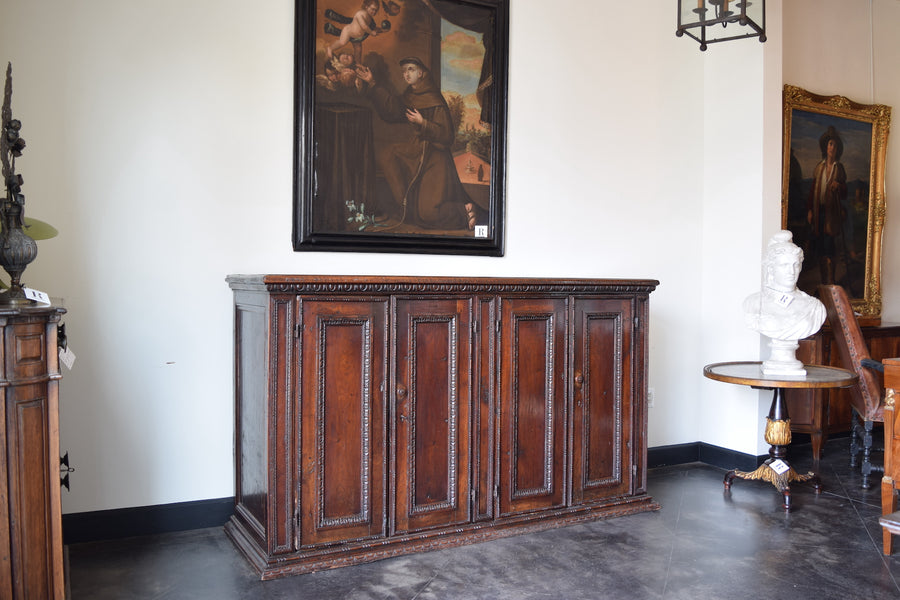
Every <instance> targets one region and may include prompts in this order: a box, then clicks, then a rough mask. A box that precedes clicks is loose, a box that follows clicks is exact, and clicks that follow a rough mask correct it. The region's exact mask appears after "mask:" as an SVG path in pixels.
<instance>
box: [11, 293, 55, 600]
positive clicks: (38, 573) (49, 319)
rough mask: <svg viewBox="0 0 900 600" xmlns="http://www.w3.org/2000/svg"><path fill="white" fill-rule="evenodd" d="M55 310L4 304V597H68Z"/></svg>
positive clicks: (18, 599)
mask: <svg viewBox="0 0 900 600" xmlns="http://www.w3.org/2000/svg"><path fill="white" fill-rule="evenodd" d="M63 312H65V311H64V310H63V309H61V308H57V307H49V306H47V307H27V308H16V309H14V308H0V395H2V402H0V410H2V419H3V426H4V427H3V433H4V439H3V444H2V450H0V522H2V526H0V598H11V599H16V600H20V599H26V598H27V599H31V598H34V599H41V600H43V599H47V598H53V599H61V598H63V597H64V596H65V577H64V572H63V542H62V512H61V508H60V479H59V467H60V460H59V380H60V373H59V358H58V354H57V347H56V343H57V325H58V323H59V320H60V317H61V315H62V314H63Z"/></svg>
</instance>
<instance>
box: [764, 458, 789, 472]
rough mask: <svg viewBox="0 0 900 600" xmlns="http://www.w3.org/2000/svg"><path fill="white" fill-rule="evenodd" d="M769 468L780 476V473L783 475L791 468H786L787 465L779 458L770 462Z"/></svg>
mask: <svg viewBox="0 0 900 600" xmlns="http://www.w3.org/2000/svg"><path fill="white" fill-rule="evenodd" d="M769 468H770V469H772V470H773V471H775V472H776V473H778V474H779V475H781V474H782V473H785V472H786V471H787V470H788V469H790V468H791V467H790V466H788V464H787V463H786V462H784V461H783V460H781V459H780V458H776V459H775V460H773V461H772V462H770V463H769Z"/></svg>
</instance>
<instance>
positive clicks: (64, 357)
mask: <svg viewBox="0 0 900 600" xmlns="http://www.w3.org/2000/svg"><path fill="white" fill-rule="evenodd" d="M59 362H61V363H62V364H64V365H66V368H67V369H69V370H70V371H71V370H72V365H73V364H75V353H74V352H72V349H71V348H70V347H69V346H66V347H65V348H60V349H59Z"/></svg>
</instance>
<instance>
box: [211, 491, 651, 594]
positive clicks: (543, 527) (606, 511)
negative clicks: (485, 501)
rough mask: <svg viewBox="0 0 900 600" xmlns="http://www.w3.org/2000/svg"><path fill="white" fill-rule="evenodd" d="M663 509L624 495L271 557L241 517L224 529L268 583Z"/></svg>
mask: <svg viewBox="0 0 900 600" xmlns="http://www.w3.org/2000/svg"><path fill="white" fill-rule="evenodd" d="M659 509H660V505H659V504H657V503H656V502H655V501H653V499H652V498H650V497H649V496H643V497H637V498H623V499H621V500H620V501H618V502H604V503H603V504H602V505H600V506H594V507H591V506H581V507H578V508H576V509H569V510H559V511H552V512H551V513H549V514H548V513H546V512H541V513H540V514H539V515H538V514H535V515H520V516H518V517H516V518H510V519H508V520H504V521H494V522H486V523H476V524H473V525H468V526H465V527H455V528H447V529H438V530H434V531H428V532H421V533H418V534H413V535H405V536H401V537H392V538H387V539H384V538H382V539H379V540H374V541H373V540H361V541H360V542H359V543H358V544H354V543H348V542H341V543H340V545H339V546H332V547H326V548H318V549H311V550H307V551H304V552H299V553H296V554H290V555H284V556H281V557H278V558H277V559H276V560H273V561H269V560H267V559H266V556H265V555H264V554H262V553H260V552H259V545H258V542H254V541H253V537H254V536H253V534H251V533H248V531H247V529H246V528H245V526H244V524H243V523H242V522H241V521H240V519H238V518H235V517H232V518H231V520H229V521H228V523H226V524H225V533H226V534H227V535H228V537H229V538H230V539H231V541H232V542H233V543H234V545H235V546H236V547H237V548H238V550H240V552H241V553H242V554H243V555H244V557H245V558H246V559H247V560H248V561H249V562H250V564H251V565H252V566H253V567H254V568H255V569H256V571H257V572H258V573H259V575H260V579H262V580H264V581H265V580H270V579H278V578H280V577H286V576H290V575H302V574H304V573H313V572H315V571H321V570H324V569H336V568H340V567H349V566H352V565H359V564H363V563H368V562H374V561H377V560H384V559H386V558H393V557H395V556H403V555H405V554H414V553H417V552H429V551H433V550H444V549H447V548H454V547H457V546H464V545H468V544H477V543H480V542H488V541H491V540H498V539H502V538H506V537H512V536H516V535H522V534H527V533H537V532H540V531H547V530H550V529H557V528H560V527H566V526H569V525H575V524H578V523H586V522H591V521H600V520H604V519H611V518H615V517H624V516H628V515H634V514H638V513H643V512H650V511H656V510H659Z"/></svg>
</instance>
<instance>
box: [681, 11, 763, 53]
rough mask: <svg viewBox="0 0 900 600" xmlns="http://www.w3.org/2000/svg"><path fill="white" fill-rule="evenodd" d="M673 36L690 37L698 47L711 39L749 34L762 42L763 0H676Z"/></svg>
mask: <svg viewBox="0 0 900 600" xmlns="http://www.w3.org/2000/svg"><path fill="white" fill-rule="evenodd" d="M695 5H696V6H695ZM675 35H676V36H678V37H681V36H683V35H687V36H688V37H690V38H693V39H694V40H696V41H697V42H699V43H700V50H706V48H707V46H708V45H709V44H713V43H715V42H726V41H728V40H740V39H743V38H751V37H758V38H759V41H760V42H765V41H766V0H755V1H754V2H749V1H747V0H742V1H740V2H737V1H735V0H678V29H677V30H676V31H675Z"/></svg>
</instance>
